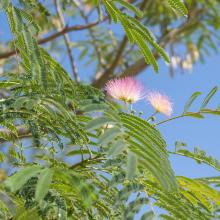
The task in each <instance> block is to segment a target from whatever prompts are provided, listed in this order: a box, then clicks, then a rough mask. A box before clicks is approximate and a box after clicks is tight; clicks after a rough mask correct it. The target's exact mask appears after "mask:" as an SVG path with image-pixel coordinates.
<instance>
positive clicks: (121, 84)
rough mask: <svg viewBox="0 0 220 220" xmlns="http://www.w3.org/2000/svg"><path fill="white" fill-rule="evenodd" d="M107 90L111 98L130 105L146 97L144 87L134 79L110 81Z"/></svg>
mask: <svg viewBox="0 0 220 220" xmlns="http://www.w3.org/2000/svg"><path fill="white" fill-rule="evenodd" d="M105 89H106V91H107V94H108V95H110V96H111V97H113V98H115V99H117V100H120V101H123V102H125V103H129V104H131V103H134V102H137V101H138V100H140V99H143V98H144V97H145V92H144V86H143V85H142V84H141V83H140V82H139V81H138V80H136V79H135V78H133V77H124V78H118V79H112V80H109V81H108V82H107V83H106V85H105Z"/></svg>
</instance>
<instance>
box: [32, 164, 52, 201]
mask: <svg viewBox="0 0 220 220" xmlns="http://www.w3.org/2000/svg"><path fill="white" fill-rule="evenodd" d="M52 175H53V174H52V171H51V169H49V168H47V169H44V170H42V171H41V173H40V176H39V178H38V181H37V186H36V191H35V199H36V201H38V202H40V201H41V200H42V199H44V197H45V196H46V194H47V193H48V190H49V187H50V184H51V182H52Z"/></svg>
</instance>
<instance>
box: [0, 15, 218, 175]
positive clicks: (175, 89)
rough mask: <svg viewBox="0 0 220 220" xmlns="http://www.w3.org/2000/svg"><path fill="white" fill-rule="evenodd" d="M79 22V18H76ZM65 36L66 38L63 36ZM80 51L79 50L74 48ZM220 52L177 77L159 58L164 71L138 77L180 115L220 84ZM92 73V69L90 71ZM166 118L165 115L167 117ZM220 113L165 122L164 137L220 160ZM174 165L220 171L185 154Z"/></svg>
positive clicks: (4, 31) (197, 171)
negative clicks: (166, 98) (189, 102)
mask: <svg viewBox="0 0 220 220" xmlns="http://www.w3.org/2000/svg"><path fill="white" fill-rule="evenodd" d="M0 21H1V27H0V39H1V40H2V39H4V40H7V39H8V38H11V35H10V34H9V32H8V24H7V20H6V19H5V16H4V15H3V14H2V13H0ZM75 23H79V22H77V21H76V22H75ZM84 33H85V32H74V33H71V35H70V37H71V39H73V40H76V39H79V38H81V37H83V34H84ZM60 40H62V38H60ZM74 51H75V52H76V54H78V52H77V50H74ZM219 59H220V55H217V54H213V55H211V56H209V57H207V58H206V62H205V64H200V63H197V64H196V65H195V66H194V68H193V72H192V73H191V74H190V73H187V72H186V73H181V72H180V71H177V73H176V74H175V77H174V78H170V76H169V70H168V67H167V66H166V65H165V64H164V62H163V61H159V67H160V71H159V74H155V73H154V71H153V70H152V68H148V69H146V70H145V71H143V73H142V74H140V75H139V76H138V78H139V79H140V80H141V81H142V82H143V83H144V85H145V86H146V88H148V89H156V90H159V91H161V92H163V93H165V94H167V95H168V96H170V97H171V99H172V101H173V103H174V115H179V114H181V113H182V111H183V107H184V104H185V103H186V101H187V100H188V98H189V97H190V96H191V94H192V93H194V92H195V91H200V92H202V93H203V95H202V96H201V97H200V98H199V99H198V100H197V101H196V102H195V103H194V106H193V108H192V110H195V111H196V109H198V108H199V106H200V105H201V103H202V101H203V98H204V97H205V96H206V94H207V93H208V92H209V91H210V89H211V88H213V87H214V86H219V85H220V75H219V74H220V73H219V67H218V65H219ZM62 60H63V63H62V64H63V65H64V67H65V68H66V69H67V70H69V71H70V68H69V64H68V59H62ZM78 68H79V72H80V75H81V78H82V79H83V80H85V81H89V79H90V77H89V75H87V73H88V69H86V68H84V67H83V66H82V65H79V66H78ZM89 73H91V71H90V72H89ZM219 104H220V91H219V92H218V93H217V94H216V96H215V98H214V99H213V100H212V102H211V103H210V104H209V107H210V108H212V107H213V108H215V107H216V106H218V105H219ZM135 109H136V110H137V111H144V114H143V117H145V118H147V117H148V116H149V115H150V114H152V113H153V109H152V108H151V107H150V106H149V105H148V104H147V102H146V101H142V102H140V103H138V104H137V105H135ZM164 119H165V118H164ZM219 127H220V117H218V116H206V118H205V119H193V118H183V119H178V120H175V121H172V122H169V123H166V124H163V125H160V126H159V127H158V128H159V130H160V131H161V133H162V135H163V137H164V138H165V140H166V141H167V145H168V149H174V143H175V141H183V142H186V143H187V144H188V147H189V149H192V148H193V147H195V146H197V147H199V148H200V149H204V150H206V152H207V154H208V155H212V156H214V157H215V158H216V159H218V160H220V140H219V136H218V135H219V132H220V129H219ZM171 163H172V167H173V168H174V170H175V173H176V175H184V176H187V177H202V176H214V175H219V172H217V171H215V170H214V169H213V168H211V167H208V166H206V165H199V164H197V163H196V162H195V161H193V160H191V159H186V158H184V157H181V156H171Z"/></svg>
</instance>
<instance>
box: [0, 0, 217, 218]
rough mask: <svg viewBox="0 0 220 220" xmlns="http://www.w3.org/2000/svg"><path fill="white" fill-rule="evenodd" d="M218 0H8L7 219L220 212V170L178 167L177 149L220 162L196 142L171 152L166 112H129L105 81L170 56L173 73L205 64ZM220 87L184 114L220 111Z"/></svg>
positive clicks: (3, 63)
mask: <svg viewBox="0 0 220 220" xmlns="http://www.w3.org/2000/svg"><path fill="white" fill-rule="evenodd" d="M219 4H220V1H218V0H213V1H207V0H206V1H205V0H200V1H192V0H186V1H184V3H183V2H182V1H181V0H154V1H152V0H141V1H139V0H137V1H125V0H111V1H110V0H102V1H101V0H100V1H97V0H96V1H78V0H54V1H46V0H45V1H38V0H27V1H26V0H25V1H24V0H20V1H10V0H2V1H1V2H0V7H1V9H2V11H3V12H4V13H5V15H6V16H7V19H8V25H9V27H10V31H11V35H9V36H8V39H7V38H4V39H2V41H1V42H0V48H1V53H0V68H1V82H0V95H1V100H0V109H1V113H0V124H1V129H0V138H1V139H0V142H1V144H2V150H1V154H0V160H1V171H0V181H1V185H0V198H1V200H0V218H1V219H134V218H135V216H136V214H138V213H139V216H141V219H181V220H182V219H183V220H188V219H193V220H194V219H195V220H196V219H207V220H208V219H219V211H220V193H219V191H218V190H219V183H220V178H219V177H213V178H206V177H204V178H199V179H190V178H186V177H178V176H177V177H176V176H175V174H174V172H173V170H172V168H171V166H170V162H169V154H175V155H181V156H185V157H189V158H191V159H194V160H196V161H197V162H198V163H205V164H208V165H210V166H212V167H213V168H215V169H216V170H218V171H219V170H220V168H219V166H220V165H219V162H218V161H217V160H216V159H215V158H213V157H211V156H207V155H206V153H205V152H203V151H201V150H199V149H197V148H195V150H194V152H191V151H188V150H187V149H186V144H185V143H179V142H177V143H176V149H175V150H174V151H172V152H171V151H167V150H166V142H165V141H164V139H163V137H162V136H161V134H160V132H159V131H158V130H157V127H156V126H157V125H159V124H161V123H165V122H166V121H162V122H159V123H157V124H155V123H154V121H153V120H152V121H150V122H152V123H149V121H146V120H144V119H142V118H141V115H138V114H136V113H135V112H133V111H126V112H125V111H124V110H123V106H120V105H119V104H117V103H114V102H113V101H112V100H110V99H107V98H105V94H104V92H103V91H102V90H100V89H102V88H103V87H104V85H105V83H106V82H107V81H108V80H109V79H111V78H113V77H120V76H136V75H138V74H140V73H141V72H142V71H143V70H144V69H145V68H147V67H148V66H149V65H152V66H153V68H154V71H155V72H158V71H159V67H158V59H160V58H162V59H163V60H164V61H165V62H166V63H169V64H168V65H169V66H170V76H171V77H173V75H174V69H176V68H181V69H183V70H185V71H190V70H191V69H192V67H193V64H194V63H195V62H198V61H199V60H200V61H201V62H204V61H205V59H206V57H207V56H208V55H209V53H210V52H211V51H212V50H214V51H217V50H218V43H219V42H218V41H219V36H218V35H219V32H218V31H219V30H218V29H219V22H218V21H219V8H220V5H219ZM122 29H123V32H122V31H121V30H122ZM70 32H74V33H75V34H76V35H77V36H78V37H77V38H76V39H75V40H74V41H72V40H71V38H70V36H69V34H70ZM180 51H181V53H180ZM57 56H58V58H60V57H61V58H62V57H63V59H67V58H68V61H69V65H70V67H71V72H70V73H67V71H66V70H65V69H64V68H63V67H62V66H61V65H60V64H59V62H57V61H56V60H55V59H54V58H53V57H57ZM82 65H85V66H86V69H87V70H88V75H90V76H92V77H91V78H90V79H88V77H87V78H85V77H83V74H82V73H81V71H80V67H81V66H82ZM84 81H87V82H89V83H90V84H91V85H92V86H93V87H92V86H91V85H88V84H85V83H84ZM216 92H217V88H216V87H215V88H213V89H212V90H211V91H210V92H209V94H208V95H207V96H206V98H205V99H204V101H203V103H202V104H201V108H200V109H199V110H198V112H191V111H190V107H191V105H192V104H193V102H194V101H195V100H196V98H197V97H198V96H199V95H200V94H199V93H194V94H193V95H192V96H191V97H190V99H189V101H188V102H187V103H186V105H185V108H184V111H183V114H182V115H180V116H177V117H175V118H179V117H195V118H203V117H204V115H206V114H214V115H219V114H220V111H219V108H218V107H216V108H215V109H207V107H206V106H207V104H208V103H209V101H210V100H211V99H212V97H213V96H214V95H215V93H216ZM175 118H174V119H175ZM168 120H172V119H168ZM140 213H141V214H140Z"/></svg>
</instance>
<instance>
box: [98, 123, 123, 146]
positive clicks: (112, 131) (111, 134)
mask: <svg viewBox="0 0 220 220" xmlns="http://www.w3.org/2000/svg"><path fill="white" fill-rule="evenodd" d="M120 134H121V131H120V129H119V128H117V127H113V128H108V129H106V130H105V132H104V133H103V134H102V135H101V136H100V137H99V139H98V144H99V145H103V144H107V143H108V142H110V141H112V140H113V139H114V138H115V137H116V136H118V135H120Z"/></svg>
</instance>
